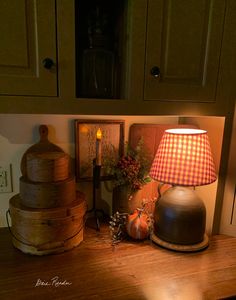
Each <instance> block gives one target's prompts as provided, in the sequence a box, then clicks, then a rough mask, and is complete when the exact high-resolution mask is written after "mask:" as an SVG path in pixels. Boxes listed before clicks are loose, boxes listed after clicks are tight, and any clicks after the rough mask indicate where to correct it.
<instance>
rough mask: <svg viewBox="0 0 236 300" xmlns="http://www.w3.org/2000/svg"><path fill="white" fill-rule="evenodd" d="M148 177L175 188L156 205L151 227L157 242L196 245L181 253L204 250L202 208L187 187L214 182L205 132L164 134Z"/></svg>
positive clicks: (200, 202) (175, 130) (191, 131)
mask: <svg viewBox="0 0 236 300" xmlns="http://www.w3.org/2000/svg"><path fill="white" fill-rule="evenodd" d="M150 177H152V178H153V179H155V180H157V181H159V182H162V183H168V184H171V185H173V186H174V187H173V188H171V189H170V190H168V191H167V192H166V193H164V195H163V196H162V197H161V198H160V199H159V200H158V201H157V203H156V208H155V222H154V223H155V234H156V236H157V238H160V239H161V240H162V241H164V242H167V243H170V245H171V244H179V245H193V244H194V245H196V247H193V246H191V247H188V246H187V247H186V246H185V247H180V248H181V250H184V249H188V250H189V249H195V248H197V250H199V247H202V248H203V247H205V246H206V245H207V244H208V240H207V241H205V242H204V238H205V234H204V233H205V222H206V221H205V214H206V212H205V205H204V204H203V202H202V200H201V199H199V198H198V197H197V196H196V195H195V193H194V191H192V190H191V189H189V188H186V187H190V186H191V187H195V186H200V185H206V184H210V183H212V182H214V181H215V180H216V174H215V167H214V163H213V159H212V154H211V149H210V143H209V140H208V135H207V132H206V131H205V130H200V129H186V128H177V129H169V130H166V131H165V133H164V135H163V137H162V140H161V142H160V145H159V147H158V149H157V153H156V156H155V158H154V161H153V164H152V167H151V170H150ZM167 248H168V247H167ZM170 248H171V247H170ZM175 248H176V247H175ZM175 250H177V249H175ZM195 250H196V249H195Z"/></svg>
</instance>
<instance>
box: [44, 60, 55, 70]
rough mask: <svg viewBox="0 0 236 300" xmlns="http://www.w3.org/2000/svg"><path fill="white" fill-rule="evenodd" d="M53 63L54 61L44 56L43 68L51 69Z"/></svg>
mask: <svg viewBox="0 0 236 300" xmlns="http://www.w3.org/2000/svg"><path fill="white" fill-rule="evenodd" d="M54 65H55V63H54V61H53V60H52V59H51V58H48V57H46V58H44V60H43V66H44V68H45V69H48V70H50V69H52V67H53V66H54Z"/></svg>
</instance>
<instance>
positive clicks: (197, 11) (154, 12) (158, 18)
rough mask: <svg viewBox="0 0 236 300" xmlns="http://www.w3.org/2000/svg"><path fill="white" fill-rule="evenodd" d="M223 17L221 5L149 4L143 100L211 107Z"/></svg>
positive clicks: (188, 1)
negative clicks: (170, 101) (187, 102)
mask: <svg viewBox="0 0 236 300" xmlns="http://www.w3.org/2000/svg"><path fill="white" fill-rule="evenodd" d="M224 14H225V1H224V0H220V1H213V0H181V1H180V0H149V3H148V19H147V45H146V64H145V86H144V99H145V100H183V101H191V100H194V101H199V102H215V97H216V87H217V78H218V69H219V59H220V48H221V40H222V33H223V25H224ZM153 67H154V68H153ZM151 73H152V74H151Z"/></svg>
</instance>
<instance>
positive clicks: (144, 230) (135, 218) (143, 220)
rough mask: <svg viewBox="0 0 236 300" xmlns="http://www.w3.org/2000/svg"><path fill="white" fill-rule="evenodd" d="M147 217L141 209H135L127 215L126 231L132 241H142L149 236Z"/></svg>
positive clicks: (148, 220)
mask: <svg viewBox="0 0 236 300" xmlns="http://www.w3.org/2000/svg"><path fill="white" fill-rule="evenodd" d="M149 223H150V218H149V216H148V215H147V214H146V213H145V212H144V211H143V209H136V210H135V211H134V212H133V214H131V215H128V217H127V222H126V230H127V233H128V235H129V236H130V237H132V238H133V239H138V240H143V239H145V238H147V237H148V235H149Z"/></svg>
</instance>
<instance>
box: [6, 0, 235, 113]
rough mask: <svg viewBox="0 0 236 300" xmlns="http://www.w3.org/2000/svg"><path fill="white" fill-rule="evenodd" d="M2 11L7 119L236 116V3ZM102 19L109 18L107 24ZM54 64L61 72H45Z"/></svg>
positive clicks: (82, 2)
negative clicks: (26, 115)
mask: <svg viewBox="0 0 236 300" xmlns="http://www.w3.org/2000/svg"><path fill="white" fill-rule="evenodd" d="M97 3H99V5H101V7H102V9H101V10H97ZM0 4H1V6H2V9H1V10H0V14H1V18H0V24H1V28H4V30H3V34H2V37H1V38H2V41H1V44H0V79H1V80H0V103H1V105H0V113H38V114H41V113H42V114H44V113H48V114H54V113H55V114H56V113H57V114H58V113H59V114H91V115H94V114H96V115H124V114H125V115H150V114H151V115H220V116H227V115H228V114H229V113H230V112H231V110H232V102H233V101H234V98H233V97H234V96H235V91H234V86H235V84H234V82H235V81H236V58H235V48H236V32H235V21H234V20H235V19H236V7H235V6H236V1H235V0H227V1H226V0H221V1H213V0H181V1H179V0H126V1H125V0H122V1H115V4H114V3H113V2H112V1H109V0H101V1H97V0H71V1H68V0H48V1H44V0H19V1H17V0H12V1H7V0H0ZM91 7H94V8H93V9H92V10H91V9H90V8H91ZM103 8H104V9H103ZM107 9H108V10H107ZM101 15H106V16H107V15H108V18H107V17H102V20H103V21H102V22H101V21H100V20H101ZM9 19H11V23H10V22H8V20H9ZM94 21H95V22H94ZM107 22H108V24H109V25H108V26H107V27H106V26H104V24H106V23H107ZM109 22H110V23H109ZM94 24H95V25H94ZM97 25H98V26H97ZM3 41H4V42H3ZM15 49H17V51H15ZM44 58H51V59H52V60H53V61H54V62H55V65H53V67H52V68H51V69H47V68H45V67H44V66H43V63H42V61H43V60H44ZM82 58H84V59H82ZM153 67H154V68H153ZM91 75H92V76H91Z"/></svg>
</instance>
